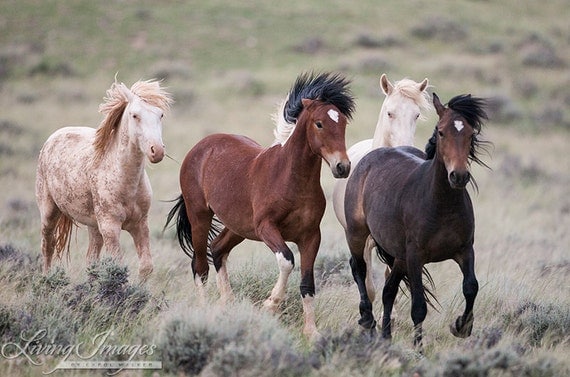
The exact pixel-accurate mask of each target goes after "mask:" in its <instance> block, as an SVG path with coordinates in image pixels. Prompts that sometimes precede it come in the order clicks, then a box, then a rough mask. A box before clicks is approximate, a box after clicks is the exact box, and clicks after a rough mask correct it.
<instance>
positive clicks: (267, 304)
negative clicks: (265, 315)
mask: <svg viewBox="0 0 570 377" xmlns="http://www.w3.org/2000/svg"><path fill="white" fill-rule="evenodd" d="M263 308H264V309H265V310H267V311H268V312H269V313H271V314H275V313H277V311H278V310H279V303H276V302H275V301H274V300H273V299H271V298H268V299H267V300H265V301H264V302H263Z"/></svg>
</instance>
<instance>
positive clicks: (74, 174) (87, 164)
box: [36, 80, 172, 279]
mask: <svg viewBox="0 0 570 377" xmlns="http://www.w3.org/2000/svg"><path fill="white" fill-rule="evenodd" d="M171 103H172V98H171V97H170V94H168V93H167V92H166V91H165V90H164V89H163V88H161V87H160V85H159V83H158V82H157V81H154V80H149V81H138V82H136V83H135V84H133V85H132V87H131V88H130V89H129V88H127V87H126V86H125V85H124V84H123V83H117V82H116V81H115V82H114V83H113V84H112V85H111V87H110V88H109V89H108V90H107V92H106V97H105V98H104V102H103V103H102V104H101V105H100V106H99V111H100V112H101V113H103V114H104V119H103V120H102V122H101V124H100V125H99V128H97V129H94V128H91V127H64V128H61V129H59V130H57V131H56V132H54V133H53V134H52V135H51V136H50V137H49V138H48V139H47V141H46V142H45V144H44V145H43V147H42V149H41V151H40V154H39V158H38V167H37V173H36V201H37V204H38V207H39V210H40V215H41V237H42V241H41V247H42V255H43V270H44V273H47V271H48V270H49V269H50V266H51V263H52V258H53V255H54V253H55V255H56V256H58V257H59V258H61V257H62V254H63V253H64V251H67V255H68V256H69V247H70V235H71V231H72V229H73V226H74V225H76V224H78V223H79V224H83V225H86V226H87V229H88V231H89V246H88V249H87V260H88V262H94V261H96V260H98V259H99V255H100V252H101V249H102V247H103V245H104V246H105V249H106V252H107V253H109V254H110V255H111V256H112V257H114V258H118V259H120V257H121V255H120V244H119V235H120V232H121V229H124V230H126V231H127V232H129V233H130V234H131V236H132V237H133V240H134V243H135V246H136V249H137V254H138V257H139V263H140V266H139V276H140V277H141V279H145V278H146V277H147V276H148V275H149V274H150V273H151V272H152V269H153V265H152V257H151V254H150V237H149V229H148V211H149V208H150V202H151V197H152V190H151V186H150V181H149V178H148V176H147V174H146V172H145V169H144V167H145V159H148V160H149V161H150V162H151V163H158V162H160V161H161V160H162V159H163V157H164V153H165V152H164V144H163V142H162V118H163V115H164V113H165V112H166V111H167V110H168V109H169V108H170V104H171Z"/></svg>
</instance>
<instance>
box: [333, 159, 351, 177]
mask: <svg viewBox="0 0 570 377" xmlns="http://www.w3.org/2000/svg"><path fill="white" fill-rule="evenodd" d="M336 172H337V174H338V176H339V177H347V176H348V173H349V172H350V163H349V164H343V163H342V162H339V163H337V164H336Z"/></svg>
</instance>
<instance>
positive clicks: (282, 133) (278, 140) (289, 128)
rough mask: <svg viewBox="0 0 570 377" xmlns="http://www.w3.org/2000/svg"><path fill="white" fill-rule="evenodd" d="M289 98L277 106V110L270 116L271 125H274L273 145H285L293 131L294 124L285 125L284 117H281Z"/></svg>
mask: <svg viewBox="0 0 570 377" xmlns="http://www.w3.org/2000/svg"><path fill="white" fill-rule="evenodd" d="M288 99H289V96H287V98H285V99H284V100H283V101H281V103H280V104H279V105H278V106H277V110H276V111H275V113H273V115H272V116H271V119H272V120H273V123H274V124H275V129H274V130H273V136H275V140H274V141H273V144H271V145H272V146H273V145H285V143H286V142H287V140H288V139H289V136H291V134H292V133H293V130H294V129H295V123H287V121H286V120H285V116H284V115H283V110H284V109H285V104H286V103H287V100H288Z"/></svg>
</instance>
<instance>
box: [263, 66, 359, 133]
mask: <svg viewBox="0 0 570 377" xmlns="http://www.w3.org/2000/svg"><path fill="white" fill-rule="evenodd" d="M349 84H350V80H348V79H346V78H345V77H343V76H342V75H341V74H339V73H331V72H325V73H320V74H316V73H314V72H309V73H303V74H301V75H299V76H298V77H297V80H295V83H294V84H293V87H292V88H291V90H290V91H289V94H288V95H287V98H286V99H285V101H284V102H283V103H282V104H281V105H280V106H279V109H278V110H277V114H275V115H274V116H273V120H274V121H275V123H276V127H275V131H274V135H275V142H274V144H279V143H280V144H284V143H285V142H286V141H287V139H288V138H289V136H290V135H291V133H292V132H293V130H294V129H295V124H296V121H297V118H298V117H299V115H300V114H301V111H303V103H302V102H301V100H302V99H312V100H319V101H321V102H324V103H327V104H331V105H334V106H336V107H337V108H338V110H339V111H340V112H341V113H342V114H343V115H344V116H346V117H347V118H348V119H352V113H353V112H354V110H355V108H356V104H355V99H354V96H353V95H352V93H351V91H350V89H349Z"/></svg>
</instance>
